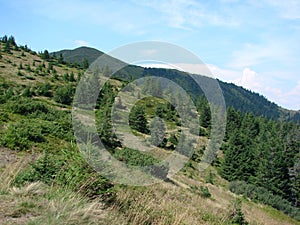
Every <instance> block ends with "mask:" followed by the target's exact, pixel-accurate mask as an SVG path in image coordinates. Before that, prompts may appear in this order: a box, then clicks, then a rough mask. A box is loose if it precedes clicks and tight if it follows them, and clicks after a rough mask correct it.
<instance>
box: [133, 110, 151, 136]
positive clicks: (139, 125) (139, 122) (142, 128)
mask: <svg viewBox="0 0 300 225" xmlns="http://www.w3.org/2000/svg"><path fill="white" fill-rule="evenodd" d="M129 125H130V126H131V127H132V128H133V129H135V130H137V131H139V132H141V133H144V134H148V133H149V129H148V123H147V119H146V113H145V109H144V108H143V107H142V106H135V107H133V109H132V111H131V113H130V115H129Z"/></svg>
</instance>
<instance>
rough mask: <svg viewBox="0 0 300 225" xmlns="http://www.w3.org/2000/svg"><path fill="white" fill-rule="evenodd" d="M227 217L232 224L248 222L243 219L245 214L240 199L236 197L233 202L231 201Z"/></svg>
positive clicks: (244, 224)
mask: <svg viewBox="0 0 300 225" xmlns="http://www.w3.org/2000/svg"><path fill="white" fill-rule="evenodd" d="M229 217H230V220H231V223H233V224H239V225H247V224H249V223H248V222H247V221H246V220H245V215H244V213H243V211H242V201H241V200H240V199H236V200H235V201H234V202H232V209H231V213H230V216H229Z"/></svg>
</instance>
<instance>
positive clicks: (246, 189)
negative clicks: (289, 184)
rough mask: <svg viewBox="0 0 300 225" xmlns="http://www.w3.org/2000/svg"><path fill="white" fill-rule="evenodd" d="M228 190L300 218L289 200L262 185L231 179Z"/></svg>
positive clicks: (299, 213) (299, 214)
mask: <svg viewBox="0 0 300 225" xmlns="http://www.w3.org/2000/svg"><path fill="white" fill-rule="evenodd" d="M229 190H230V191H231V192H233V193H236V194H241V195H244V196H245V197H247V198H250V199H252V200H254V201H257V202H261V203H263V204H267V205H270V206H272V207H273V208H275V209H278V210H279V211H282V212H283V213H285V214H287V215H289V216H291V217H293V218H295V219H297V220H300V212H299V210H298V209H297V208H296V207H293V206H292V205H291V203H290V202H288V201H287V200H286V199H283V198H282V197H280V196H278V195H274V194H272V193H271V192H269V191H268V190H267V189H265V188H263V187H256V186H255V185H253V184H247V183H246V182H245V181H232V182H230V185H229Z"/></svg>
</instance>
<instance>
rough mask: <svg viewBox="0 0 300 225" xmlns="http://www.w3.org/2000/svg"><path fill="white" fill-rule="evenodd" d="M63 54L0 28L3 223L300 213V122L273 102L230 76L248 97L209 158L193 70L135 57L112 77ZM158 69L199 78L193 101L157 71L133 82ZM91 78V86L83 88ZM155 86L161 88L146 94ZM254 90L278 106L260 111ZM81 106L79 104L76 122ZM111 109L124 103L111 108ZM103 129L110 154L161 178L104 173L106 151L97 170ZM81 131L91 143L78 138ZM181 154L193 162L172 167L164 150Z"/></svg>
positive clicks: (205, 114)
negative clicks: (21, 41)
mask: <svg viewBox="0 0 300 225" xmlns="http://www.w3.org/2000/svg"><path fill="white" fill-rule="evenodd" d="M76 60H77V59H76ZM78 60H80V57H79V58H78ZM66 61H67V59H66V58H65V57H63V59H62V58H61V57H60V56H58V55H55V56H54V55H51V54H49V53H48V52H47V51H44V52H41V53H36V52H34V51H32V50H30V49H29V48H28V47H26V46H19V45H17V43H15V41H14V38H13V37H2V38H1V41H0V102H1V106H0V127H1V129H0V224H136V225H140V224H166V225H167V224H272V225H277V224H278V225H281V224H300V222H299V220H300V214H299V202H300V195H299V193H300V189H299V187H300V185H299V180H300V179H299V175H300V173H299V166H300V164H299V156H300V155H299V154H300V153H299V147H300V139H299V135H300V127H299V125H297V124H296V123H286V122H282V121H280V120H276V119H273V120H271V119H269V118H268V117H272V116H273V114H274V115H275V112H274V111H273V110H272V109H273V108H272V107H275V106H274V105H273V104H271V103H269V102H268V101H267V100H265V99H264V98H262V97H261V96H259V95H257V94H254V93H251V92H248V91H246V90H245V89H242V88H239V87H236V86H234V85H231V84H230V85H229V84H225V83H224V84H223V83H221V87H222V88H223V91H224V92H226V87H228V88H229V87H230V88H229V90H227V94H224V95H225V98H231V99H232V101H233V102H232V104H237V106H238V104H240V105H244V104H246V105H247V107H248V108H245V109H242V108H241V109H240V111H239V110H236V109H235V108H234V107H229V108H228V110H227V124H226V125H227V128H226V133H225V138H224V140H223V142H222V145H221V148H220V149H212V150H213V151H212V153H217V155H216V158H215V159H214V160H213V163H212V165H206V164H204V163H203V162H202V157H203V156H204V155H205V153H206V152H207V149H208V147H207V146H208V143H209V142H210V140H212V139H213V137H211V135H210V133H211V130H212V129H213V127H212V124H211V114H210V110H209V105H208V103H207V101H206V99H205V98H203V97H202V96H201V92H200V90H198V89H197V88H196V86H195V88H193V87H194V86H193V85H194V84H193V83H189V80H188V79H189V78H188V76H187V74H185V73H183V72H179V71H175V70H160V69H144V68H141V67H136V66H128V67H126V68H125V69H124V70H122V71H119V72H118V73H116V74H115V75H114V77H113V78H112V79H109V80H108V79H107V76H106V75H107V74H106V73H108V72H107V71H106V68H105V67H104V68H97V67H94V68H91V69H90V70H89V71H86V69H84V65H81V66H80V65H79V62H80V61H79V62H78V61H77V62H78V64H76V62H72V63H71V62H70V63H68V62H66ZM85 72H86V73H85ZM158 72H159V74H162V76H163V77H168V76H171V74H172V76H173V78H172V79H174V77H175V78H176V79H177V80H176V79H174V80H175V81H176V82H178V83H180V84H181V85H182V86H183V87H184V88H187V89H188V90H190V91H189V94H190V95H191V97H192V98H193V100H194V101H195V105H196V109H192V108H190V106H189V104H188V100H187V99H185V96H182V95H180V92H179V91H177V90H172V89H171V90H166V89H164V90H162V89H163V88H159V87H160V86H161V87H164V83H159V80H158V81H157V80H155V79H148V80H147V81H146V83H141V84H140V83H139V85H137V84H134V83H133V82H129V81H132V80H133V79H135V78H138V77H141V76H143V75H145V73H147V74H148V75H149V74H150V75H153V76H157V75H156V74H157V73H158ZM202 79H208V78H205V77H203V78H202ZM82 80H84V81H86V82H85V83H84V85H86V86H81V88H82V91H83V92H84V94H85V98H81V97H82V96H80V95H79V96H76V97H74V95H75V90H76V88H78V85H79V84H80V81H82ZM104 83H105V85H104V86H103V88H102V89H101V91H100V93H99V96H97V98H96V99H94V98H93V91H94V90H98V89H99V87H100V85H101V84H102V85H103V84H104ZM129 83H130V84H129ZM222 85H225V86H224V87H225V88H224V87H223V86H222ZM77 91H78V90H77ZM197 91H199V92H197ZM162 92H164V94H166V95H169V96H171V97H172V96H173V97H174V96H176V97H174V99H175V100H174V101H177V100H178V99H180V98H182V101H181V102H184V103H185V104H179V105H180V108H174V105H172V104H170V102H168V101H166V100H164V99H162V98H160V97H159V96H160V95H161V94H162ZM79 93H80V92H79ZM154 93H155V94H156V96H158V97H149V95H150V96H151V95H152V96H153V94H154ZM197 93H198V94H197ZM199 93H200V94H199ZM226 95H228V96H229V97H226ZM235 95H236V98H237V99H236V100H234V97H235ZM89 99H91V100H95V102H96V105H95V107H94V108H95V109H94V108H92V110H90V108H91V106H93V104H91V105H90V102H89V101H86V100H89ZM136 99H138V100H137V101H135V100H136ZM256 99H259V100H258V102H257V104H256V105H261V107H265V108H263V109H269V110H270V115H266V116H257V115H256V114H258V115H261V112H260V111H258V109H256V107H255V104H253V103H254V101H255V100H256ZM227 101H228V100H227ZM264 101H266V104H265V105H264ZM91 102H92V101H91ZM181 102H179V103H181ZM244 102H245V103H244ZM72 106H74V107H76V109H77V110H78V111H79V114H77V116H78V117H76V116H75V118H74V120H73V122H72V114H71V113H72ZM251 107H252V108H251ZM276 107H277V106H276ZM112 109H118V111H117V113H115V114H114V117H112V116H111V115H112ZM252 110H253V111H254V112H252ZM255 110H256V111H257V113H256V112H255ZM277 110H279V108H278V107H277ZM241 111H242V112H241ZM259 112H260V113H259ZM73 113H74V112H73ZM180 113H182V114H180ZM126 115H128V122H129V126H126V119H127V117H126ZM180 115H184V116H185V117H186V118H188V120H189V121H190V122H191V124H192V125H195V126H192V127H188V126H187V125H186V124H185V123H184V122H183V118H181V117H180ZM73 116H74V114H73ZM93 116H94V117H95V121H93V118H94V117H93ZM274 118H275V117H274ZM198 121H199V125H198ZM94 122H95V124H93V123H94ZM114 124H117V126H116V127H114V126H113V125H114ZM94 125H95V126H94ZM94 127H95V128H96V131H95V129H94ZM74 128H80V129H74ZM81 131H83V132H81ZM150 131H151V132H150ZM162 131H163V132H162ZM76 137H77V138H78V137H81V138H82V139H81V140H78V139H77V140H76ZM99 139H100V140H101V142H102V143H103V145H104V146H105V147H106V150H107V152H109V153H110V156H109V158H115V159H117V160H118V161H119V162H123V163H125V164H126V166H125V168H124V171H125V172H128V171H135V173H134V174H133V175H137V176H134V177H132V179H136V180H137V181H143V179H145V180H147V179H148V178H149V177H152V178H153V179H155V180H156V181H160V182H158V183H156V184H152V185H147V186H131V185H127V184H128V183H130V181H131V180H130V179H129V178H128V177H125V178H124V180H122V181H123V184H120V182H116V179H114V178H115V177H114V176H110V177H109V178H110V179H108V176H104V174H105V172H106V171H105V169H107V168H108V167H107V164H105V163H106V161H105V162H102V164H100V168H98V169H100V171H101V173H98V172H96V171H95V167H93V166H91V165H92V164H91V161H89V162H90V164H89V163H88V160H87V159H89V160H91V159H92V158H91V156H93V154H95V153H97V152H95V151H94V147H95V145H94V143H97V142H98V141H99ZM122 140H126V141H127V144H126V145H125V144H124V142H122ZM194 140H196V141H194ZM84 141H87V145H85V146H86V149H87V150H88V151H87V153H88V155H87V154H82V152H81V151H80V149H79V146H80V145H77V144H80V143H83V142H84ZM137 145H138V146H137ZM215 146H218V145H215ZM134 147H137V148H134ZM139 147H142V148H144V149H141V148H139ZM149 149H150V150H149ZM183 150H189V151H190V150H193V152H192V154H191V155H189V152H186V151H183ZM217 150H220V151H217ZM174 154H175V155H177V156H178V158H179V159H187V162H186V163H185V164H184V165H183V167H182V168H181V169H180V170H179V171H178V172H177V173H176V174H175V175H174V176H170V174H171V173H172V169H173V167H172V166H171V165H170V163H166V160H165V159H166V158H167V157H169V156H170V155H174ZM96 156H97V157H98V156H99V155H96ZM187 156H190V157H187ZM97 157H96V159H98V158H97ZM107 159H108V158H107ZM206 167H207V168H206ZM202 168H205V169H202ZM108 169H110V167H109V168H108ZM109 172H111V170H109ZM121 172H123V171H121ZM112 175H115V174H112ZM121 175H125V174H121ZM139 175H142V176H139Z"/></svg>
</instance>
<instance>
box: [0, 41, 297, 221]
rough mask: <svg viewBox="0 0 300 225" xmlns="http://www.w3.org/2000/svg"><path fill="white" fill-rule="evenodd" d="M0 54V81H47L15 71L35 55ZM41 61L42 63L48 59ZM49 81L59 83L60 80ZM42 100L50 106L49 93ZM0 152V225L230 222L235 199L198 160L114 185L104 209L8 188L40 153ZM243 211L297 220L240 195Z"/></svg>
mask: <svg viewBox="0 0 300 225" xmlns="http://www.w3.org/2000/svg"><path fill="white" fill-rule="evenodd" d="M1 47H2V46H1ZM1 55H2V59H0V79H1V82H4V80H5V81H6V82H8V83H10V85H15V84H16V83H17V84H21V85H31V86H32V87H34V86H35V85H36V84H37V83H38V82H41V83H43V82H46V81H49V77H47V76H34V73H33V72H28V71H26V70H24V69H23V70H21V71H22V72H23V73H24V76H21V77H20V76H18V75H17V72H18V68H17V67H18V66H19V64H20V63H22V64H23V67H25V64H29V65H31V67H32V69H33V70H34V69H35V67H34V66H32V63H33V62H34V61H35V63H36V66H37V65H38V64H40V63H42V61H43V60H41V59H40V58H39V57H38V56H35V55H32V54H29V53H25V55H26V56H22V57H21V52H19V51H13V54H12V55H9V54H5V53H1ZM44 63H45V64H46V67H47V62H44ZM14 64H15V65H14ZM55 69H56V70H57V71H58V74H59V75H60V76H62V75H63V74H64V73H65V72H71V71H74V73H75V74H76V73H77V72H78V70H77V69H74V68H67V67H66V66H62V67H60V66H57V67H56V66H55ZM27 77H34V79H32V78H30V79H28V78H27ZM53 83H54V84H60V83H62V81H61V80H57V81H54V82H53ZM43 100H44V101H46V102H48V103H49V104H52V105H53V104H54V105H55V103H54V102H53V101H52V100H51V99H49V98H44V99H43ZM9 117H10V119H11V118H13V119H14V120H16V121H17V120H19V119H20V118H19V117H20V116H16V115H9ZM3 129H5V126H4V127H3ZM56 142H57V143H55V145H58V147H59V143H62V144H63V142H59V141H57V140H56ZM204 142H205V140H204ZM33 150H34V149H33ZM0 151H1V154H0V157H1V160H0V161H1V163H0V165H1V170H0V171H1V175H0V224H45V223H46V224H230V215H231V214H232V213H233V211H234V207H233V206H234V204H233V202H234V201H235V199H236V198H237V196H236V195H234V194H232V193H230V192H229V191H228V188H227V182H226V181H225V180H223V179H222V178H220V177H219V176H218V175H217V173H216V171H215V170H214V168H209V170H211V171H212V173H213V174H214V178H213V180H214V185H212V184H209V183H206V179H207V176H208V173H209V170H206V171H204V172H202V173H200V172H199V171H198V170H197V164H196V163H193V164H192V166H189V167H186V168H184V169H182V170H181V172H180V173H178V174H177V175H176V176H174V177H173V178H172V179H171V180H170V181H169V182H162V183H159V184H156V185H152V186H147V187H124V186H116V190H117V197H116V201H115V203H114V204H113V205H112V206H110V207H109V208H104V207H103V204H102V203H101V200H100V199H94V200H89V199H88V198H87V197H85V196H82V195H80V194H79V193H74V192H70V191H68V190H65V189H64V190H63V189H61V188H60V187H59V186H58V187H57V186H48V185H45V184H42V183H33V184H27V185H25V186H23V187H21V188H15V187H12V186H11V181H12V180H13V178H14V176H15V174H16V173H17V172H18V171H19V170H22V168H24V167H25V165H27V164H28V163H29V162H30V161H33V160H35V158H36V157H38V155H39V153H38V152H34V151H33V153H32V152H31V153H30V151H28V152H21V153H17V152H14V151H11V150H9V149H5V148H1V149H0ZM163 154H165V152H164V150H162V149H158V150H157V155H163ZM192 186H204V187H207V188H208V189H209V192H210V193H211V195H212V196H211V197H210V198H205V197H202V196H201V192H197V191H194V190H192V189H191V187H192ZM242 211H243V213H244V214H245V217H246V220H247V221H249V222H250V224H272V225H276V224H278V225H279V224H280V225H281V224H300V223H299V222H296V221H295V220H293V219H290V218H289V217H288V216H286V215H283V214H282V213H280V212H278V211H277V210H275V209H272V208H270V207H268V206H263V205H259V204H256V203H253V202H251V201H249V200H247V199H242Z"/></svg>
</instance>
